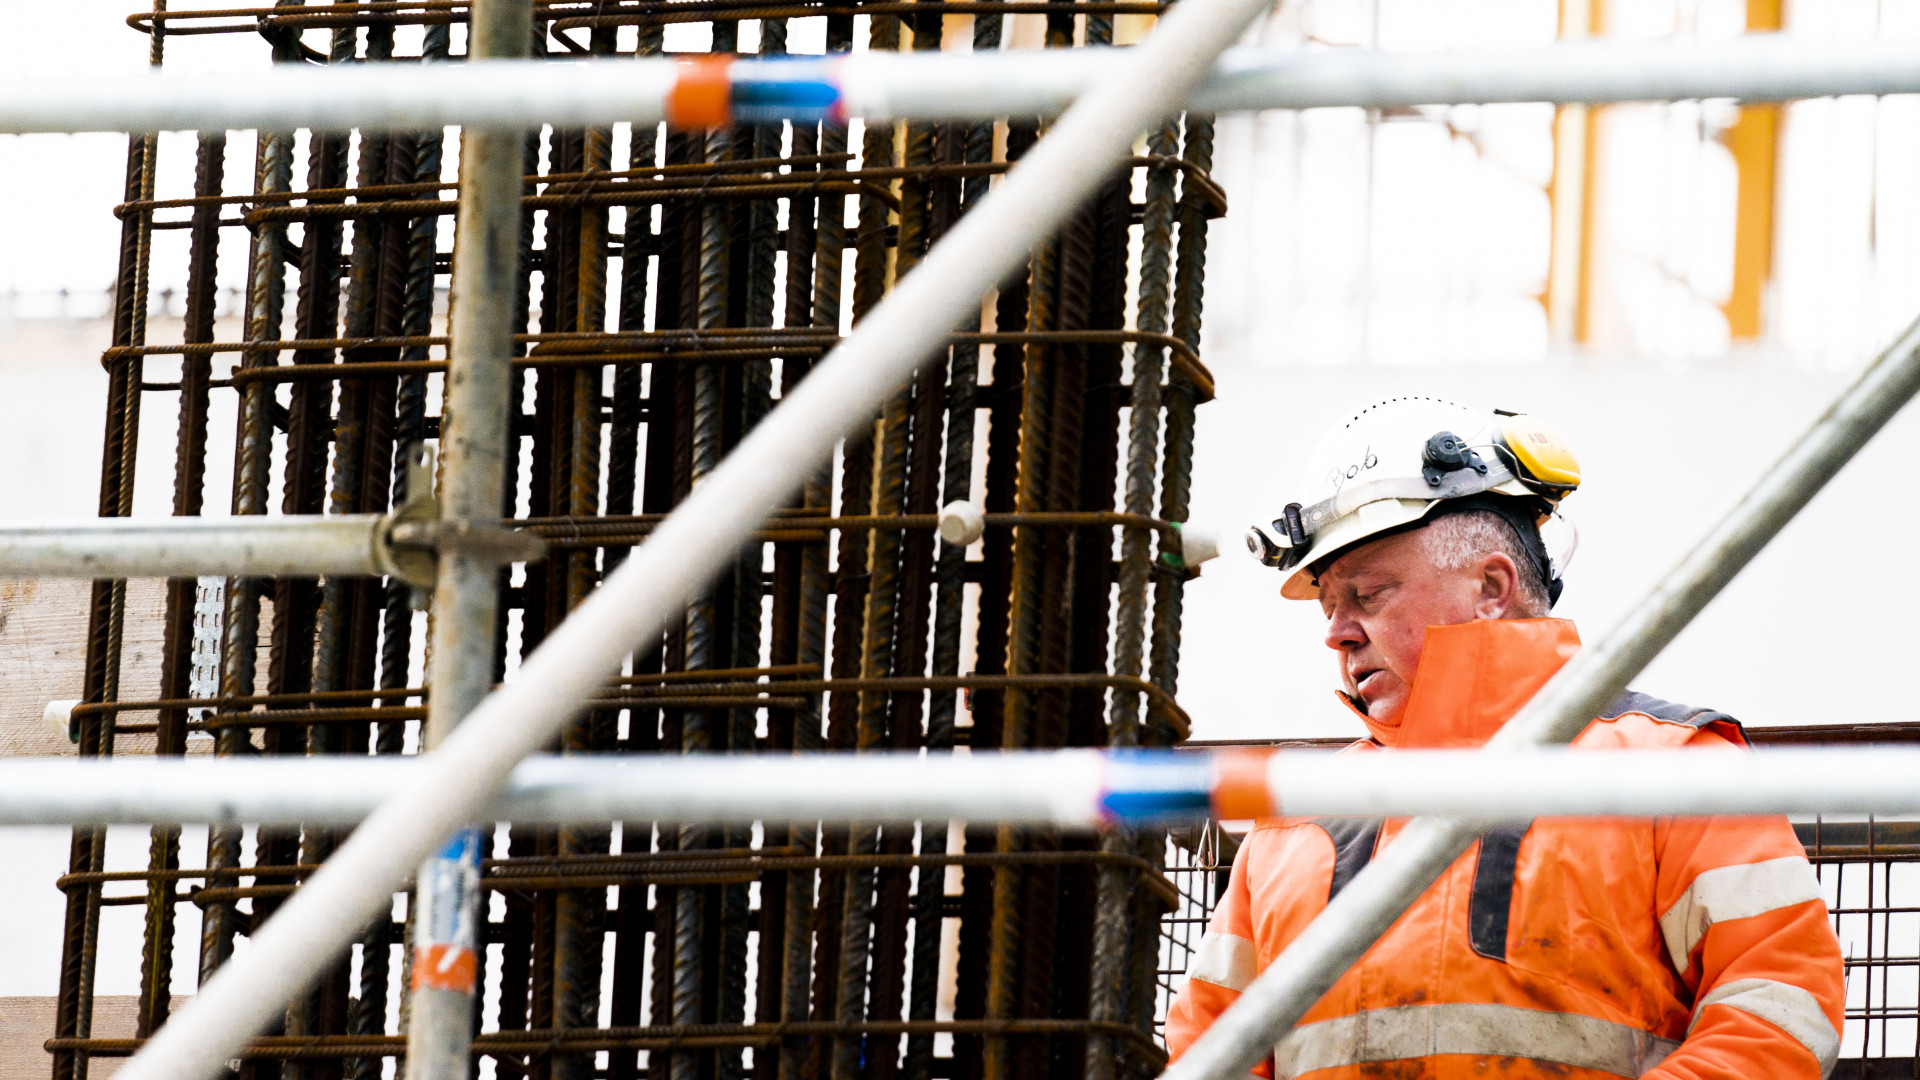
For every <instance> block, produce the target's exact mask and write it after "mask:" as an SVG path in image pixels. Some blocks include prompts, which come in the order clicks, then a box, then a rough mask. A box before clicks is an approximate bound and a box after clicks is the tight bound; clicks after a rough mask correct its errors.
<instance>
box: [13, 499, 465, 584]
mask: <svg viewBox="0 0 1920 1080" xmlns="http://www.w3.org/2000/svg"><path fill="white" fill-rule="evenodd" d="M394 524H395V522H394V521H393V519H392V518H390V517H388V516H387V515H382V514H337V515H326V516H311V515H298V516H292V515H290V516H287V517H272V518H191V517H185V518H160V519H154V520H142V519H138V518H88V519H86V520H83V521H74V522H64V521H23V522H9V523H7V524H6V525H3V526H0V578H139V577H195V576H198V575H201V574H219V575H222V576H227V575H231V576H235V577H272V576H275V575H280V574H299V575H301V576H311V577H317V576H320V575H323V574H325V575H333V574H365V575H372V576H376V577H377V576H382V575H387V574H391V575H394V576H397V577H406V578H414V577H417V574H414V573H403V572H402V571H401V569H400V560H398V559H396V552H395V547H394V544H393V539H394V538H393V536H392V535H391V534H392V531H393V526H394ZM428 574H429V577H428V578H427V583H428V584H431V576H430V575H431V567H429V568H428Z"/></svg>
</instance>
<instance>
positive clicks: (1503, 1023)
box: [1273, 1004, 1680, 1078]
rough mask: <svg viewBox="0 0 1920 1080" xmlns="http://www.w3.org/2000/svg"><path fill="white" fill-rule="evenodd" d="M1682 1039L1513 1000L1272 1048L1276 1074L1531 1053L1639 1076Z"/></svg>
mask: <svg viewBox="0 0 1920 1080" xmlns="http://www.w3.org/2000/svg"><path fill="white" fill-rule="evenodd" d="M1679 1045H1680V1044H1679V1043H1677V1042H1674V1041H1673V1040H1672V1039H1662V1038H1660V1037H1658V1036H1656V1035H1654V1034H1652V1033H1651V1032H1647V1031H1642V1030H1640V1029H1639V1028H1636V1027H1630V1026H1628V1025H1626V1024H1615V1023H1612V1022H1611V1021H1607V1020H1601V1019H1599V1018H1598V1017H1593V1016H1582V1015H1580V1014H1579V1013H1558V1012H1545V1011H1542V1010H1540V1009H1519V1008H1515V1007H1513V1006H1511V1005H1476V1004H1449V1005H1401V1006H1397V1007H1395V1008H1391V1009H1372V1010H1369V1011H1367V1012H1361V1013H1355V1014H1353V1015H1352V1016H1341V1017H1336V1018H1335V1019H1332V1020H1322V1021H1320V1022H1319V1023H1316V1024H1308V1025H1306V1026H1304V1027H1298V1028H1295V1029H1293V1031H1292V1032H1291V1033H1289V1034H1288V1035H1287V1037H1286V1038H1284V1039H1282V1040H1280V1044H1279V1045H1278V1046H1276V1047H1274V1050H1273V1067H1274V1068H1273V1071H1274V1076H1275V1077H1276V1078H1281V1077H1292V1076H1298V1075H1300V1074H1301V1073H1307V1072H1312V1071H1313V1070H1315V1069H1333V1068H1339V1067H1341V1066H1344V1065H1363V1064H1366V1063H1367V1062H1371V1061H1400V1060H1404V1059H1407V1058H1423V1057H1430V1056H1432V1055H1434V1054H1474V1055H1477V1056H1483V1057H1506V1058H1527V1059H1530V1060H1533V1061H1546V1062H1552V1063H1553V1064H1556V1065H1571V1066H1573V1067H1575V1068H1580V1069H1595V1070H1598V1071H1600V1072H1607V1073H1612V1074H1614V1075H1615V1076H1628V1077H1637V1076H1639V1075H1640V1074H1642V1073H1644V1072H1646V1071H1647V1070H1649V1069H1651V1068H1653V1067H1654V1066H1655V1065H1658V1064H1660V1062H1661V1061H1662V1060H1664V1059H1665V1058H1666V1056H1667V1055H1668V1054H1671V1053H1673V1051H1674V1049H1675V1048H1676V1047H1678V1046H1679Z"/></svg>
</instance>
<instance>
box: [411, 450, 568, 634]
mask: <svg viewBox="0 0 1920 1080" xmlns="http://www.w3.org/2000/svg"><path fill="white" fill-rule="evenodd" d="M406 453H407V455H408V458H407V492H408V498H407V501H406V502H405V503H404V504H402V505H401V506H399V507H398V508H396V509H395V510H394V511H393V512H392V513H390V514H388V515H387V516H386V517H385V518H384V519H382V521H381V525H380V528H379V529H378V530H376V532H375V537H374V539H375V543H374V550H375V557H376V558H377V559H378V561H379V562H380V563H381V565H382V567H383V568H384V570H385V572H386V573H387V574H388V575H389V576H391V577H396V578H399V579H400V580H401V581H404V582H406V583H407V584H408V585H409V586H411V587H412V592H413V606H414V610H416V611H425V610H426V608H427V602H428V600H430V599H431V598H432V596H433V584H434V581H435V579H436V577H437V575H438V573H439V563H440V556H441V555H442V554H444V553H446V552H450V551H458V552H461V553H463V554H465V555H468V556H470V557H472V558H475V559H478V560H482V561H487V562H493V563H497V564H499V565H501V566H505V565H507V564H509V563H517V562H538V561H539V560H541V559H543V558H545V557H546V553H547V545H546V542H545V541H543V540H541V539H540V538H539V537H538V536H535V535H533V534H532V533H528V532H522V531H520V530H518V529H503V528H501V527H500V526H498V525H488V524H483V523H477V522H471V521H464V520H455V521H445V520H442V519H441V517H440V500H439V499H438V498H436V497H435V496H434V492H433V464H434V454H433V448H432V447H430V446H427V445H426V444H424V443H416V444H415V445H413V446H411V447H409V448H408V449H407V450H406Z"/></svg>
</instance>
